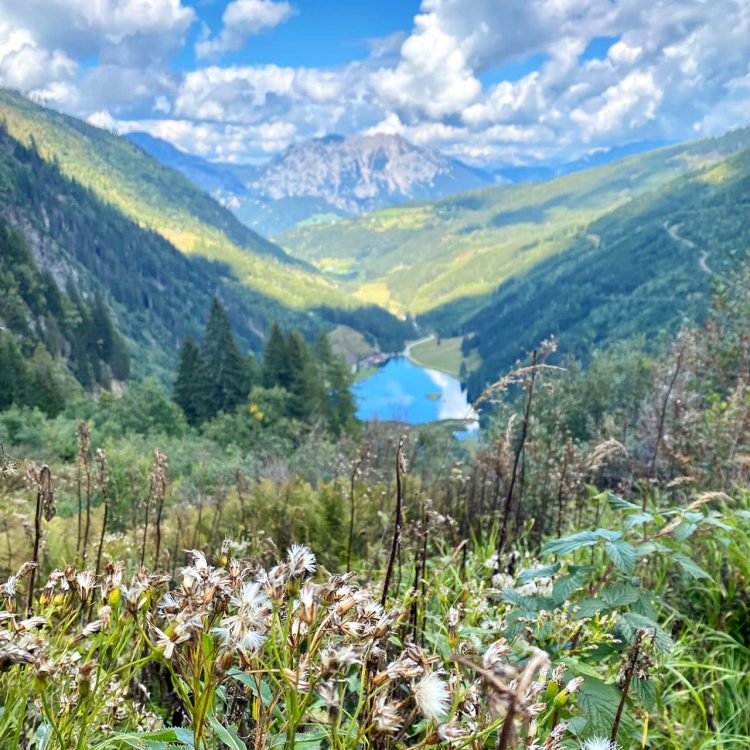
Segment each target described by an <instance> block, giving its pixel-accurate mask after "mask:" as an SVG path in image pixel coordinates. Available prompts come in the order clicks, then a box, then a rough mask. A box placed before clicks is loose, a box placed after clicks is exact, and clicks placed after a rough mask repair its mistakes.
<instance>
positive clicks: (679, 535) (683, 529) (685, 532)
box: [674, 521, 698, 542]
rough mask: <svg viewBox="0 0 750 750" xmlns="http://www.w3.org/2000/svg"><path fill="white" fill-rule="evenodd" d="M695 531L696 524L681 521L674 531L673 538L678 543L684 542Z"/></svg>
mask: <svg viewBox="0 0 750 750" xmlns="http://www.w3.org/2000/svg"><path fill="white" fill-rule="evenodd" d="M697 529H698V524H695V523H689V522H687V521H683V522H682V523H681V524H680V525H679V526H678V527H677V529H676V530H675V532H674V538H675V539H676V540H677V541H678V542H684V541H685V540H686V539H687V538H688V537H691V536H692V535H693V534H694V533H695V531H696V530H697Z"/></svg>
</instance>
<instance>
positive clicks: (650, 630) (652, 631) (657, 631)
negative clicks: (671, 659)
mask: <svg viewBox="0 0 750 750" xmlns="http://www.w3.org/2000/svg"><path fill="white" fill-rule="evenodd" d="M617 629H618V630H619V631H620V632H621V634H622V636H623V639H624V640H625V641H627V642H628V643H632V641H633V638H635V634H636V633H637V632H638V631H639V630H645V631H646V638H647V639H648V640H651V638H653V639H654V647H655V648H656V650H657V651H658V652H659V653H662V654H666V653H669V651H671V650H672V647H673V646H674V642H673V641H672V639H671V638H670V636H669V634H668V633H667V632H666V631H665V630H664V629H663V628H662V627H661V626H660V625H659V623H657V622H654V620H652V619H650V618H649V617H645V616H644V615H641V614H638V613H637V612H625V613H623V615H622V617H621V618H620V621H619V622H618V623H617Z"/></svg>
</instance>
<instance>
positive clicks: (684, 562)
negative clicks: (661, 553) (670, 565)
mask: <svg viewBox="0 0 750 750" xmlns="http://www.w3.org/2000/svg"><path fill="white" fill-rule="evenodd" d="M673 558H674V559H675V560H676V561H677V563H678V564H679V566H680V567H681V568H682V569H683V570H684V571H685V572H686V573H687V574H688V575H689V576H690V577H691V578H694V579H696V580H700V579H707V580H709V581H713V578H712V577H711V576H710V575H709V574H708V573H706V571H705V570H703V568H701V566H700V565H698V563H697V562H695V561H694V560H691V559H690V558H689V557H687V555H681V554H679V553H675V554H674V555H673Z"/></svg>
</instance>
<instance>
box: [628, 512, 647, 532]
mask: <svg viewBox="0 0 750 750" xmlns="http://www.w3.org/2000/svg"><path fill="white" fill-rule="evenodd" d="M653 520H654V517H653V516H652V515H651V514H650V513H633V514H632V515H630V516H628V517H627V518H626V519H625V523H624V524H623V525H624V526H625V528H626V529H632V528H633V526H639V525H640V524H642V523H650V522H651V521H653Z"/></svg>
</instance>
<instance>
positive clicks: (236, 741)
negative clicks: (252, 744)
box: [208, 714, 247, 750]
mask: <svg viewBox="0 0 750 750" xmlns="http://www.w3.org/2000/svg"><path fill="white" fill-rule="evenodd" d="M208 721H209V723H210V724H211V727H212V728H213V730H214V732H216V736H217V737H218V738H219V739H220V740H221V741H222V742H223V743H224V744H225V745H226V746H227V747H229V748H231V750H247V745H245V743H244V742H243V741H242V740H241V739H240V736H239V735H238V734H237V730H236V729H235V728H234V727H225V726H224V725H223V724H222V723H221V722H220V721H219V720H218V719H217V718H216V717H215V716H214V715H213V714H209V715H208Z"/></svg>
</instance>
